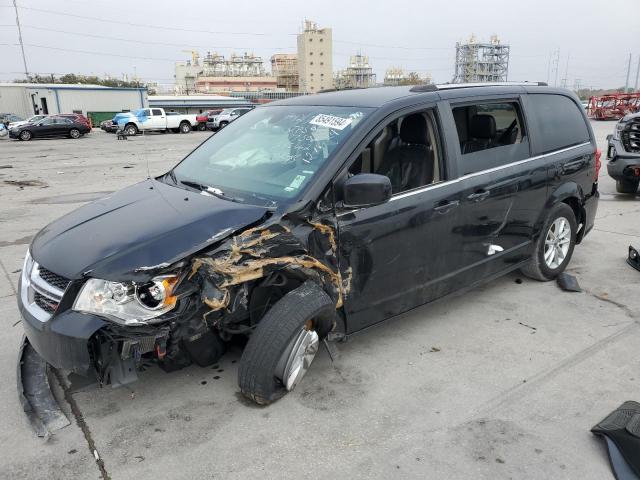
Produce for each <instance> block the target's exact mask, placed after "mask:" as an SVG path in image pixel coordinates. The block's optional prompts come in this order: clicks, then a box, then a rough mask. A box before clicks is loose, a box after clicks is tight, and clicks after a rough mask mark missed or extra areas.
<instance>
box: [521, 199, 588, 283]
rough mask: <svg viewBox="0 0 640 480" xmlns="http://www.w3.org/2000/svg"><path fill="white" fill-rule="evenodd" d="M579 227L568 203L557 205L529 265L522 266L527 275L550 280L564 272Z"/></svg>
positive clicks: (548, 218)
mask: <svg viewBox="0 0 640 480" xmlns="http://www.w3.org/2000/svg"><path fill="white" fill-rule="evenodd" d="M577 233H578V226H577V223H576V216H575V214H574V213H573V210H572V209H571V207H570V206H569V205H567V204H566V203H558V204H556V205H555V206H554V207H553V208H552V209H551V212H550V213H549V216H548V217H547V220H546V221H545V223H544V226H543V228H542V231H541V232H540V235H539V236H538V240H537V241H536V244H535V249H534V252H533V255H532V257H531V260H530V262H529V264H527V265H526V266H525V267H523V268H521V269H520V270H521V272H522V273H523V274H524V275H526V276H527V277H530V278H533V279H534V280H539V281H541V282H546V281H549V280H553V279H554V278H556V277H557V276H558V275H560V274H561V273H562V272H563V271H564V269H565V268H567V265H568V264H569V261H570V260H571V255H573V248H574V247H575V245H576V235H577Z"/></svg>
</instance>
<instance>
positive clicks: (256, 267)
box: [18, 215, 351, 411]
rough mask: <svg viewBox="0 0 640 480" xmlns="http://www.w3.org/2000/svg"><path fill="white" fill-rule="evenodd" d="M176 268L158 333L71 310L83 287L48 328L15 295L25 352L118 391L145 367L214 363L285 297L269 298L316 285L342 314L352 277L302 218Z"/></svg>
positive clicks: (323, 235) (282, 221) (242, 235)
mask: <svg viewBox="0 0 640 480" xmlns="http://www.w3.org/2000/svg"><path fill="white" fill-rule="evenodd" d="M229 233H231V232H229ZM180 263H181V264H182V267H181V272H182V273H181V274H180V279H179V281H178V282H177V285H176V287H175V290H174V294H175V295H176V296H177V298H178V302H177V304H176V308H175V309H174V310H172V311H170V312H168V313H167V314H165V315H163V316H162V317H158V318H157V319H155V320H154V323H153V325H142V326H122V325H118V324H116V323H114V322H111V321H109V320H107V319H104V318H102V317H100V316H97V315H92V314H86V313H80V312H76V311H73V310H72V309H71V305H72V303H73V298H71V299H70V298H66V297H67V294H69V295H68V296H70V297H74V298H75V295H76V294H77V292H78V291H79V290H80V287H81V284H82V283H83V282H82V280H79V281H77V282H72V283H71V284H70V286H69V287H68V289H67V292H66V294H65V296H64V297H63V299H62V300H61V301H60V305H59V307H58V311H57V312H56V313H55V314H53V315H52V316H51V317H50V318H49V319H46V320H45V321H43V320H42V319H38V318H36V317H34V316H33V315H31V313H30V312H29V309H28V308H27V307H26V306H25V305H24V303H27V300H25V301H24V302H23V299H22V296H19V298H18V305H19V308H20V312H21V314H22V317H23V319H24V321H23V324H24V329H25V334H26V337H27V339H28V345H29V347H30V348H31V347H33V348H32V350H33V353H34V354H36V355H39V357H42V358H41V361H42V362H43V363H45V364H46V363H48V364H50V365H51V366H52V367H55V368H57V369H60V370H61V371H68V372H74V373H77V374H80V375H82V376H88V377H93V378H95V379H96V380H97V383H98V384H99V385H101V386H103V385H107V384H111V385H112V386H114V387H116V386H119V385H125V384H128V383H131V382H133V381H135V380H137V374H138V373H137V372H138V371H139V369H140V367H141V366H142V365H143V364H145V363H149V362H155V363H158V364H159V366H160V367H161V368H163V369H164V370H165V371H173V370H178V369H180V368H183V367H185V366H188V365H190V364H192V363H196V364H198V365H200V366H207V365H211V364H214V363H215V362H216V361H218V359H219V358H220V357H221V356H222V354H223V353H224V351H225V345H226V343H225V342H226V341H228V340H230V339H231V338H232V337H233V336H234V335H247V334H250V333H251V332H252V331H253V328H255V325H256V324H257V323H258V322H259V320H260V318H261V315H263V314H264V313H265V312H266V310H267V309H268V308H269V307H270V306H271V305H273V303H274V302H275V301H277V299H278V298H279V297H277V298H275V299H273V298H267V297H268V295H265V292H266V291H269V292H274V291H278V289H280V288H282V289H283V290H288V289H291V288H295V286H297V285H300V284H302V283H304V282H305V281H308V280H311V281H313V282H315V283H316V284H318V285H319V286H320V287H321V288H322V289H323V290H324V291H325V292H326V293H327V294H328V295H329V296H330V297H331V298H332V300H333V302H334V304H335V307H336V309H337V310H338V311H339V310H340V307H342V305H343V302H344V299H345V296H346V295H348V293H349V291H350V287H351V269H350V268H349V269H346V270H345V271H341V270H340V269H339V267H338V252H337V243H336V239H335V230H334V227H333V226H332V225H327V224H324V223H321V222H312V221H311V220H309V219H308V217H306V216H299V215H296V216H294V215H285V216H284V217H280V218H279V219H277V220H275V219H273V220H272V221H271V222H265V223H264V224H262V225H260V226H258V227H255V226H254V227H250V226H248V227H247V228H246V229H243V230H242V231H239V232H236V234H235V235H230V236H228V237H227V238H226V239H225V240H221V241H220V242H219V243H218V244H217V245H216V246H215V247H212V248H210V249H208V250H206V251H203V252H199V253H197V254H194V255H193V256H192V257H190V258H187V259H184V260H183V261H181V262H180ZM167 268H171V266H167V265H159V268H158V271H155V270H154V271H150V272H146V273H149V275H157V274H161V273H163V271H165V270H166V269H167ZM76 283H77V284H76ZM333 330H334V333H335V334H337V335H339V334H340V332H343V331H344V323H343V319H342V317H341V316H340V315H337V316H336V323H335V324H334V326H333ZM30 351H31V350H30ZM39 357H38V358H39ZM42 359H44V360H42ZM24 382H25V379H24V377H23V383H24ZM20 388H21V390H22V391H24V390H25V389H24V387H20ZM27 410H28V408H25V411H27Z"/></svg>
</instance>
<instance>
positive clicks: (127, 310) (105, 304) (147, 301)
mask: <svg viewBox="0 0 640 480" xmlns="http://www.w3.org/2000/svg"><path fill="white" fill-rule="evenodd" d="M177 279H178V277H176V276H175V275H165V276H161V277H156V278H154V279H153V280H151V281H150V282H147V283H130V282H110V281H108V280H100V279H97V278H91V279H89V280H88V281H87V283H85V284H84V286H83V287H82V290H81V291H80V293H79V294H78V297H77V298H76V301H75V303H74V304H73V309H74V310H76V311H78V312H87V313H96V314H98V315H104V316H106V317H110V318H111V319H113V321H115V322H117V323H120V324H123V325H140V324H145V323H149V321H150V320H152V319H154V318H156V317H159V316H160V315H162V314H164V313H166V312H168V311H169V310H171V309H173V308H174V307H175V305H176V297H175V296H174V295H173V287H174V286H175V284H176V281H177Z"/></svg>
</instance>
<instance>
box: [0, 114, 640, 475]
mask: <svg viewBox="0 0 640 480" xmlns="http://www.w3.org/2000/svg"><path fill="white" fill-rule="evenodd" d="M593 126H594V129H595V132H596V135H597V138H598V142H599V146H600V148H601V149H603V150H604V149H605V136H606V135H607V134H608V133H611V132H612V128H613V123H612V122H601V123H594V124H593ZM207 136H208V134H207V133H204V132H202V133H201V132H193V133H192V134H189V135H172V134H166V135H162V134H158V135H149V136H147V137H145V138H142V137H137V138H134V139H130V140H129V141H126V142H124V141H116V139H115V136H113V135H109V134H105V133H103V132H100V131H95V130H94V132H93V133H92V134H91V135H89V136H87V137H86V138H82V139H80V140H75V141H74V140H66V139H60V140H41V141H36V140H34V141H31V142H18V141H8V140H1V139H0V166H1V167H2V168H0V222H1V223H2V227H3V228H2V229H0V261H1V264H0V265H1V268H2V271H1V272H0V274H2V276H3V282H2V283H0V312H1V313H2V316H1V317H0V322H1V325H2V329H1V331H0V347H1V348H0V372H1V374H2V382H1V383H0V413H1V418H2V428H1V429H0V478H7V479H9V478H11V479H23V478H24V479H27V478H28V479H32V478H38V479H39V478H46V479H71V478H79V479H91V478H112V479H127V478H136V479H156V478H172V479H191V478H251V477H258V476H260V477H265V478H351V479H359V478H434V479H435V478H438V479H442V478H455V479H462V478H465V479H466V478H469V479H478V478H486V479H502V478H504V479H507V478H517V479H541V478H554V479H564V478H567V479H606V478H613V477H612V475H611V473H610V470H609V465H608V460H607V455H606V451H605V448H604V445H603V443H602V440H600V439H597V438H595V437H594V436H592V435H591V433H589V430H590V428H591V427H592V426H593V425H594V424H596V423H597V422H598V421H600V420H601V419H602V418H603V417H604V416H606V415H607V414H608V413H609V412H611V411H612V410H613V409H615V408H616V407H618V406H619V405H620V404H621V403H622V402H623V401H625V400H640V369H639V368H638V367H639V366H640V365H639V363H640V362H639V360H638V355H637V351H638V345H639V344H640V325H639V324H638V320H639V318H640V295H638V287H639V286H640V273H639V272H637V271H635V270H633V269H632V268H631V267H629V266H627V265H626V263H625V257H626V255H627V247H628V245H629V244H630V243H634V244H636V245H637V246H640V203H638V202H639V200H640V198H638V197H635V198H634V197H630V196H622V195H618V194H616V193H615V185H614V182H613V181H612V179H611V178H609V177H608V176H607V174H606V167H604V166H603V169H602V171H601V173H600V179H601V180H600V191H601V199H600V205H599V209H598V215H597V219H596V226H595V229H594V230H593V231H592V232H591V233H590V235H588V236H587V238H586V239H585V241H584V243H583V244H582V245H581V246H579V247H577V248H576V250H575V253H574V256H573V260H572V261H571V264H570V266H569V268H568V272H569V273H572V274H573V275H576V276H577V278H578V280H579V282H580V284H581V286H582V287H583V288H584V290H585V292H584V293H567V292H563V291H561V290H560V289H559V288H558V287H557V286H556V284H555V283H539V282H535V281H532V280H529V279H526V278H522V277H521V276H520V275H519V274H517V273H514V274H511V275H509V276H507V277H504V278H501V279H499V280H497V281H494V282H492V283H489V284H486V285H485V286H483V287H482V288H477V289H475V290H473V291H471V292H469V293H467V294H465V295H463V296H458V297H454V298H450V299H447V300H445V301H442V302H439V303H437V304H434V305H431V306H425V307H422V308H419V309H417V310H415V311H413V312H411V313H410V314H407V315H405V316H404V317H403V318H399V319H396V320H393V321H390V322H387V323H386V324H384V325H383V326H381V327H379V328H375V329H373V330H371V331H369V332H367V333H364V334H362V335H360V336H358V337H356V338H354V339H352V340H351V341H350V342H348V343H346V344H343V345H340V346H339V351H340V356H339V358H338V359H337V361H336V362H335V363H334V364H333V365H332V364H331V362H330V360H329V357H328V355H327V353H326V351H324V350H323V351H322V352H321V354H320V355H319V357H318V358H317V360H316V362H315V363H314V365H313V367H312V368H311V370H310V372H309V374H308V375H307V376H306V377H305V379H304V380H303V381H302V383H301V384H300V385H299V386H298V388H297V389H296V390H295V391H294V392H293V393H292V394H290V395H288V396H286V397H285V398H284V399H282V400H281V401H279V402H277V403H275V404H274V405H272V406H270V407H267V408H257V407H255V406H253V405H250V404H247V403H246V402H245V401H243V400H242V399H241V398H240V397H239V395H238V387H237V384H236V374H237V365H238V360H239V358H240V354H241V352H240V351H231V352H230V353H229V354H227V355H226V356H225V357H224V358H223V360H222V361H221V362H220V363H219V364H218V365H216V366H214V368H200V367H197V366H194V367H190V368H187V369H185V370H182V371H179V372H176V373H172V374H166V373H164V372H162V371H161V370H159V369H158V368H157V367H150V368H148V369H147V370H146V371H145V372H143V373H142V374H141V376H140V381H139V382H138V383H136V384H133V385H131V386H130V388H120V389H111V388H104V389H102V390H95V389H94V390H86V391H79V392H76V393H72V394H70V395H71V397H70V398H71V399H72V402H71V403H72V404H75V406H76V407H77V412H76V413H77V415H78V417H79V418H81V419H82V421H83V422H84V424H85V425H84V429H81V428H80V426H79V425H78V422H77V421H76V418H74V416H73V415H72V416H71V421H72V423H71V425H69V426H68V427H66V428H64V429H63V430H60V431H58V432H57V433H56V434H55V435H54V436H53V437H51V438H49V439H48V440H47V441H43V440H42V439H39V438H37V437H35V435H34V433H33V432H32V430H31V428H30V426H29V424H28V422H27V420H26V418H25V416H24V414H23V412H22V410H21V407H20V403H19V402H18V396H17V393H16V359H17V353H18V346H19V342H20V338H21V336H22V327H21V325H20V316H19V314H18V309H17V307H16V299H15V288H16V286H17V281H18V275H19V270H20V268H21V265H22V261H23V257H24V254H25V251H26V249H27V245H28V243H29V241H30V238H31V237H32V235H34V234H35V233H36V232H37V231H38V230H39V229H40V228H42V227H43V226H44V225H45V224H47V223H48V222H50V221H52V220H54V219H56V218H57V217H59V216H61V215H63V214H64V213H66V212H69V211H70V210H72V209H74V208H77V207H78V206H80V205H81V204H83V203H84V202H87V201H90V200H92V199H95V198H99V197H100V196H102V195H105V194H106V192H110V191H113V190H116V189H119V188H122V187H124V186H126V185H129V184H131V183H134V182H136V181H139V180H141V179H143V178H145V176H146V174H147V163H148V165H149V171H150V172H151V174H159V173H161V172H164V171H165V170H166V169H167V168H168V167H169V166H170V165H172V164H174V163H175V162H176V161H177V160H179V159H180V158H181V157H182V156H183V155H184V154H186V153H187V152H189V151H190V150H191V149H192V148H193V147H195V146H196V145H197V144H198V143H200V142H201V141H202V140H204V139H205V138H206V137H207ZM9 166H10V168H9ZM33 180H35V181H36V182H27V183H26V184H24V183H23V185H25V186H22V187H21V186H19V184H18V185H16V183H15V181H21V182H24V181H33ZM7 182H9V183H7ZM29 185H33V186H29ZM63 406H64V407H65V408H66V409H67V410H69V404H68V402H66V401H64V400H63ZM89 442H93V443H92V444H94V445H95V450H96V452H95V453H96V454H97V455H98V456H99V458H100V459H101V461H102V462H103V466H104V469H103V470H100V468H99V465H98V464H97V462H96V459H95V457H94V452H93V451H91V450H92V449H91V448H90V447H89V445H90V443H89Z"/></svg>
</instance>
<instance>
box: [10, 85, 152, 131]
mask: <svg viewBox="0 0 640 480" xmlns="http://www.w3.org/2000/svg"><path fill="white" fill-rule="evenodd" d="M147 106H149V101H148V97H147V89H146V88H112V87H103V86H100V85H81V84H78V85H68V84H61V83H0V113H14V114H16V115H19V116H21V117H25V118H26V117H30V116H31V115H37V114H56V113H82V114H83V115H86V116H87V117H90V118H91V119H92V121H93V123H94V125H95V124H97V123H99V122H100V121H102V120H105V119H107V118H112V117H113V115H114V114H116V113H118V112H122V111H128V110H135V109H138V108H145V107H147Z"/></svg>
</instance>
